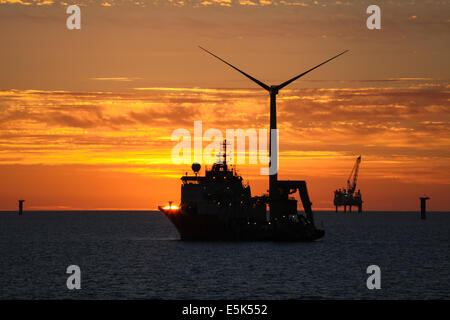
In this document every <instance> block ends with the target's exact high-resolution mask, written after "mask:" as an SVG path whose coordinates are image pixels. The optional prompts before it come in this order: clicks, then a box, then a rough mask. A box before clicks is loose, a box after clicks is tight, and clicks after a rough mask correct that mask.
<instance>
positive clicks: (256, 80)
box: [198, 46, 270, 91]
mask: <svg viewBox="0 0 450 320" xmlns="http://www.w3.org/2000/svg"><path fill="white" fill-rule="evenodd" d="M198 47H199V48H200V49H202V50H203V51H205V52H207V53H209V54H210V55H212V56H213V57H215V58H217V59H219V60H220V61H222V62H223V63H225V64H227V65H229V66H230V67H232V68H233V69H234V70H236V71H238V72H240V73H242V74H243V75H244V76H246V77H247V78H249V79H250V80H252V81H253V82H256V83H257V84H258V85H259V86H261V87H263V88H264V89H266V90H267V91H270V87H269V86H268V85H267V84H265V83H263V82H261V81H259V80H258V79H255V78H253V77H252V76H251V75H249V74H247V73H245V72H244V71H242V70H239V69H238V68H236V67H235V66H233V65H232V64H231V63H228V62H226V61H225V60H223V59H222V58H220V57H218V56H216V55H215V54H214V53H212V52H209V51H208V50H206V49H205V48H202V47H200V46H198Z"/></svg>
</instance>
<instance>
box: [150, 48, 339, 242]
mask: <svg viewBox="0 0 450 320" xmlns="http://www.w3.org/2000/svg"><path fill="white" fill-rule="evenodd" d="M200 49H202V50H203V51H205V52H206V53H208V54H209V55H211V56H213V57H214V58H216V59H218V60H220V61H221V62H223V63H225V64H226V65H228V66H229V67H231V68H233V69H234V70H236V71H238V72H239V73H241V74H242V75H244V76H245V77H247V78H248V79H250V80H251V81H253V82H254V83H256V84H257V85H258V86H260V87H262V88H263V89H265V90H266V91H268V92H269V95H270V135H269V136H270V143H269V158H270V161H269V170H268V173H269V174H268V177H269V190H268V194H263V195H261V196H252V195H251V190H250V186H249V185H247V184H245V183H244V182H243V179H242V177H241V176H240V175H239V174H238V173H237V171H236V168H235V167H233V166H232V165H228V164H227V150H226V141H224V143H223V152H222V156H223V158H222V159H219V161H217V162H216V163H214V164H213V165H212V167H211V168H210V169H208V168H205V174H204V175H203V176H201V175H199V172H200V170H201V165H200V164H199V163H193V164H192V170H193V172H194V175H188V174H186V175H184V176H182V177H181V182H182V183H181V201H180V203H179V204H173V202H169V204H168V205H165V206H159V207H158V208H159V210H160V211H161V212H162V213H163V214H164V215H165V216H166V217H167V218H168V219H169V220H170V221H171V222H172V223H173V225H174V226H175V227H176V229H177V230H178V233H179V234H180V237H181V239H182V240H191V241H305V242H306V241H315V240H318V239H321V238H323V237H324V235H325V230H322V229H318V228H316V226H315V224H314V215H313V211H312V203H311V201H310V198H309V195H308V190H307V186H306V182H305V181H303V180H279V179H278V131H277V120H276V98H277V94H278V93H279V91H280V90H281V89H283V88H284V87H286V86H287V85H289V84H290V83H292V82H294V81H295V80H297V79H299V78H300V77H302V76H304V75H306V74H308V73H309V72H311V71H313V70H315V69H316V68H318V67H320V66H322V65H324V64H325V63H327V62H329V61H331V60H333V59H335V58H337V57H339V56H341V55H343V54H344V53H346V52H347V51H348V50H345V51H343V52H341V53H339V54H337V55H335V56H334V57H332V58H330V59H328V60H326V61H324V62H322V63H320V64H318V65H316V66H314V67H312V68H310V69H309V70H307V71H305V72H303V73H301V74H299V75H297V76H295V77H293V78H291V79H289V80H287V81H285V82H283V83H281V84H279V85H267V84H265V83H264V82H262V81H260V80H258V79H256V78H254V77H253V76H251V75H249V74H248V73H246V72H244V71H242V70H240V69H238V68H237V67H235V66H234V65H232V64H231V63H229V62H227V61H225V60H224V59H222V58H220V57H219V56H217V55H215V54H213V53H212V52H210V51H208V50H206V49H204V48H202V47H200ZM274 133H275V134H274ZM233 152H234V150H233ZM271 169H272V170H271ZM273 169H275V170H273ZM297 191H298V194H299V198H300V201H301V203H302V205H303V212H299V211H298V210H297V203H298V201H297V200H296V199H295V197H293V194H295V193H296V192H297ZM267 209H269V210H267Z"/></svg>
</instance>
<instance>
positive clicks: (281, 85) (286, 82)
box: [277, 50, 348, 90]
mask: <svg viewBox="0 0 450 320" xmlns="http://www.w3.org/2000/svg"><path fill="white" fill-rule="evenodd" d="M347 51H348V50H345V51H344V52H341V53H339V54H338V55H336V56H334V57H332V58H330V59H328V60H326V61H324V62H322V63H321V64H318V65H317V66H315V67H314V68H311V69H309V70H308V71H305V72H303V73H301V74H299V75H298V76H296V77H294V78H292V79H290V80H288V81H285V82H283V83H282V84H280V85H278V86H277V89H278V90H281V89H282V88H284V87H286V86H287V85H288V84H290V83H291V82H294V81H295V80H297V79H298V78H301V77H303V76H304V75H305V74H307V73H309V72H311V71H313V70H314V69H317V68H318V67H320V66H321V65H324V64H325V63H327V62H330V61H331V60H333V59H336V58H337V57H339V56H340V55H343V54H344V53H346V52H347Z"/></svg>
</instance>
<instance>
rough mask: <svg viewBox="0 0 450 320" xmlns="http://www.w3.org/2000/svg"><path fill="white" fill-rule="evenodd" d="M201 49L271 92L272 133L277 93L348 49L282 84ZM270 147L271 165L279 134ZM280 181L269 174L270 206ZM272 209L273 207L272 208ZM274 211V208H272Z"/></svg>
mask: <svg viewBox="0 0 450 320" xmlns="http://www.w3.org/2000/svg"><path fill="white" fill-rule="evenodd" d="M199 48H200V49H202V50H203V51H205V52H207V53H209V54H210V55H212V56H213V57H215V58H217V59H219V60H220V61H222V62H223V63H225V64H227V65H228V66H230V67H231V68H233V69H234V70H236V71H238V72H240V73H241V74H243V75H244V76H246V77H247V78H249V79H250V80H252V81H253V82H255V83H256V84H258V85H259V86H260V87H262V88H263V89H265V90H267V91H268V92H269V94H270V132H271V133H272V129H276V128H277V94H278V92H279V91H280V90H281V89H283V88H284V87H286V86H287V85H289V84H290V83H292V82H294V81H295V80H297V79H298V78H301V77H303V76H304V75H306V74H307V73H309V72H311V71H313V70H314V69H317V68H318V67H320V66H322V65H324V64H325V63H327V62H330V61H331V60H333V59H336V58H337V57H339V56H340V55H343V54H344V53H346V52H347V51H348V50H345V51H343V52H341V53H339V54H338V55H335V56H334V57H332V58H330V59H328V60H326V61H324V62H322V63H321V64H318V65H317V66H315V67H313V68H311V69H309V70H307V71H305V72H303V73H301V74H299V75H297V76H295V77H293V78H292V79H289V80H287V81H285V82H283V83H282V84H279V85H271V86H269V85H267V84H265V83H264V82H262V81H259V80H258V79H256V78H254V77H252V76H251V75H249V74H247V73H245V72H244V71H242V70H240V69H238V68H236V67H235V66H233V65H232V64H231V63H228V62H227V61H225V60H224V59H222V58H220V57H218V56H216V55H215V54H214V53H212V52H210V51H208V50H206V49H205V48H202V47H200V46H199ZM269 144H270V147H269V156H270V159H271V160H270V162H269V167H270V166H271V165H272V164H273V163H272V146H273V150H275V152H278V151H277V150H278V136H277V135H275V139H274V141H272V134H270V142H269ZM274 159H275V161H278V160H277V159H278V154H275V157H274ZM275 168H277V169H278V163H276V166H275ZM277 181H278V174H277V172H275V174H272V175H269V201H270V207H271V203H272V200H274V196H275V193H274V191H275V188H276V183H277ZM271 209H272V208H271ZM271 211H272V210H271Z"/></svg>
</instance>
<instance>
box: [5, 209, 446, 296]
mask: <svg viewBox="0 0 450 320" xmlns="http://www.w3.org/2000/svg"><path fill="white" fill-rule="evenodd" d="M316 222H317V224H318V225H319V226H320V225H321V223H323V225H324V227H325V229H326V232H327V234H326V236H325V238H324V239H323V240H322V241H318V242H315V243H271V242H265V243H258V242H254V243H251V242H250V243H230V242H228V243H210V242H206V243H192V242H182V241H179V240H178V234H177V231H176V230H175V228H174V227H173V226H172V225H171V224H170V222H169V221H167V220H166V219H165V218H164V217H163V216H162V215H160V214H159V213H155V212H139V213H137V212H39V213H37V212H28V213H27V212H26V213H25V214H24V215H23V216H18V215H16V214H11V213H3V214H0V299H17V298H19V299H330V298H331V299H361V298H362V299H449V298H450V241H449V240H450V213H432V214H429V216H428V219H427V220H426V221H421V220H420V219H419V215H418V213H375V212H374V213H364V214H360V215H358V214H355V213H354V214H346V215H344V214H334V213H317V214H316ZM72 264H75V265H78V266H80V268H81V278H82V280H81V286H82V288H81V290H78V291H75V290H74V291H69V290H68V289H67V287H66V280H67V277H68V275H67V274H66V273H65V272H66V268H67V266H69V265H72ZM371 264H376V265H379V266H380V268H381V287H382V289H381V290H368V289H367V287H366V279H367V277H368V275H367V274H366V268H367V266H369V265H371Z"/></svg>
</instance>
